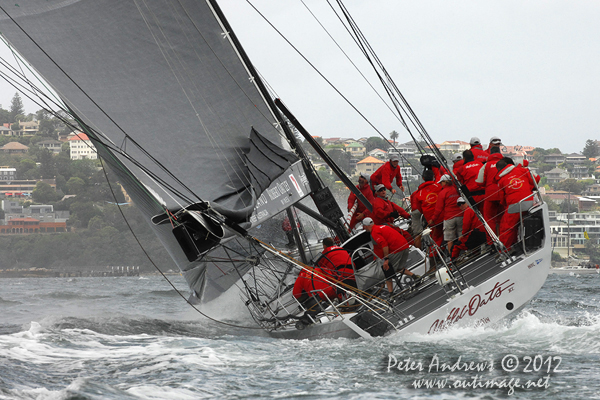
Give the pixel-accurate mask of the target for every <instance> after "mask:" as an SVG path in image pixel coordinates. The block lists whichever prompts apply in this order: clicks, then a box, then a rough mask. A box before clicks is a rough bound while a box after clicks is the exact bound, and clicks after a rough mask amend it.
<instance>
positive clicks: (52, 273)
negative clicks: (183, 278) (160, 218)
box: [0, 267, 179, 279]
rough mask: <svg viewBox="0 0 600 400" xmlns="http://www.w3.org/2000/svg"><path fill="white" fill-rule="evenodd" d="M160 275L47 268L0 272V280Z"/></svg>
mask: <svg viewBox="0 0 600 400" xmlns="http://www.w3.org/2000/svg"><path fill="white" fill-rule="evenodd" d="M163 274H165V275H178V274H179V272H176V271H173V270H169V271H167V272H165V271H163ZM154 275H160V273H159V272H156V271H154V272H149V271H147V270H140V268H139V267H129V270H127V267H103V268H102V267H99V268H98V269H96V270H94V269H93V268H89V267H85V268H84V267H82V268H81V269H71V270H69V271H64V270H53V269H47V268H28V269H5V270H0V279H2V278H97V277H100V278H101V277H111V276H112V277H131V276H154Z"/></svg>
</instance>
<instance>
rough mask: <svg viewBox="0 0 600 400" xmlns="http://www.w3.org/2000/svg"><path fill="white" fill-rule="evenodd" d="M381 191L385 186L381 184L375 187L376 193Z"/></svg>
mask: <svg viewBox="0 0 600 400" xmlns="http://www.w3.org/2000/svg"><path fill="white" fill-rule="evenodd" d="M381 189H385V185H383V184H381V183H380V184H379V185H375V191H376V192H379V191H380V190H381Z"/></svg>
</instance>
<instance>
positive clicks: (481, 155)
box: [471, 144, 490, 163]
mask: <svg viewBox="0 0 600 400" xmlns="http://www.w3.org/2000/svg"><path fill="white" fill-rule="evenodd" d="M471 151H472V152H473V156H474V157H475V161H480V162H482V163H486V162H487V159H488V156H489V155H490V154H489V153H487V152H486V151H485V150H483V147H482V146H481V145H480V144H477V145H475V146H473V147H471Z"/></svg>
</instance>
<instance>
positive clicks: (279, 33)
mask: <svg viewBox="0 0 600 400" xmlns="http://www.w3.org/2000/svg"><path fill="white" fill-rule="evenodd" d="M246 2H247V3H248V4H249V5H250V7H251V8H252V9H254V11H255V12H256V13H257V14H258V15H259V16H260V17H261V18H262V19H263V20H264V21H265V22H266V23H267V24H268V25H269V26H270V27H271V28H272V29H273V30H274V31H275V32H276V33H277V34H278V35H279V36H280V37H281V38H282V39H283V40H284V41H285V42H286V43H287V44H288V45H289V46H290V47H291V48H292V49H293V50H294V51H295V52H296V53H297V54H298V55H299V56H300V57H301V58H302V59H303V60H304V61H305V62H306V63H307V64H308V65H309V66H310V67H311V68H312V69H313V70H314V71H315V72H316V73H317V74H318V75H319V76H320V77H321V78H322V79H323V80H324V81H325V82H326V83H327V84H328V85H329V86H330V87H331V88H332V89H333V90H334V91H335V92H336V93H337V94H338V95H339V96H340V97H341V98H342V99H343V100H344V101H345V102H346V103H347V104H348V105H349V106H350V107H351V108H352V109H353V110H354V111H355V112H356V113H357V114H358V115H359V116H360V117H361V118H362V119H363V120H364V121H365V122H366V123H367V124H368V125H369V126H370V127H371V128H372V129H373V130H374V131H375V132H377V134H378V135H379V136H381V137H382V138H383V139H384V140H385V141H386V143H389V142H388V139H387V138H386V137H385V135H384V134H383V133H382V132H381V131H380V130H379V129H378V128H377V127H376V126H375V125H374V124H373V123H372V122H371V121H370V120H369V119H368V118H367V117H366V116H365V115H364V114H363V113H362V112H361V111H360V110H359V109H358V108H357V106H355V105H354V104H353V103H352V102H351V101H350V99H348V98H347V97H346V96H345V95H344V94H343V93H342V92H341V91H340V89H338V88H337V87H336V86H335V85H334V84H333V82H331V80H329V79H328V78H327V77H326V76H325V75H324V74H323V73H322V72H321V71H320V70H319V69H318V68H317V67H316V66H315V65H314V64H313V63H312V62H311V61H310V60H309V59H308V58H307V57H306V56H305V55H304V54H303V53H302V52H301V51H300V50H299V49H298V48H297V47H296V46H295V45H294V44H293V43H292V42H291V41H290V40H289V39H288V38H287V37H286V36H285V35H284V34H283V33H282V32H281V31H280V30H279V29H278V28H277V27H276V26H275V25H274V24H273V23H272V22H271V21H270V20H269V19H268V18H267V17H266V16H265V15H264V14H263V13H262V12H261V11H260V10H258V8H256V6H254V4H252V3H251V1H250V0H246ZM307 9H308V7H307ZM308 10H309V12H310V13H311V14H312V12H311V11H310V9H308ZM315 19H316V17H315ZM317 22H319V21H318V20H317ZM319 24H321V23H320V22H319ZM326 32H327V31H326ZM327 33H328V32H327ZM328 34H329V33H328ZM332 40H333V38H332ZM334 42H335V40H334ZM335 43H336V45H338V44H337V42H335ZM338 47H339V45H338ZM340 50H341V48H340ZM342 52H343V50H342ZM343 53H344V52H343ZM344 54H345V55H346V53H344ZM351 62H352V61H351ZM353 65H354V64H353ZM359 73H360V71H359ZM361 75H362V74H361ZM365 79H366V78H365ZM367 83H368V80H367ZM369 85H371V84H370V83H369ZM371 87H372V86H371ZM375 92H376V93H377V91H376V90H375ZM378 95H379V94H378ZM380 98H381V97H380ZM382 101H383V102H384V104H386V103H385V101H384V100H383V99H382ZM386 106H387V107H388V108H389V105H387V104H386ZM392 113H393V112H392ZM396 118H400V119H401V115H400V117H398V115H396ZM403 125H404V126H406V124H405V123H404V124H403ZM411 136H412V135H411ZM413 140H414V138H413ZM414 141H415V143H416V144H417V148H419V150H421V149H420V147H419V144H418V141H416V140H414ZM392 147H394V149H396V148H395V146H392ZM396 150H397V149H396ZM421 152H422V151H421ZM398 154H399V155H400V156H401V157H402V158H403V159H404V160H405V161H406V162H407V163H408V164H409V165H410V166H411V167H412V168H413V170H416V171H418V168H417V167H415V166H414V165H413V164H412V163H411V162H410V161H409V160H408V159H406V157H405V156H404V155H403V154H402V153H401V152H398Z"/></svg>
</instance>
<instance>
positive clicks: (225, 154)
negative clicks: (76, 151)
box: [0, 0, 308, 294]
mask: <svg viewBox="0 0 600 400" xmlns="http://www.w3.org/2000/svg"><path fill="white" fill-rule="evenodd" d="M0 7H1V8H2V9H1V10H0V29H1V32H2V35H3V36H5V38H6V39H7V40H8V42H9V43H10V44H11V45H12V46H13V47H14V48H15V49H16V50H17V51H18V52H19V53H20V54H21V55H22V56H23V58H25V59H26V60H27V61H28V62H29V63H30V64H31V65H33V67H34V68H35V69H36V71H37V72H38V73H39V74H40V75H41V76H42V77H43V78H44V79H45V80H47V81H48V82H49V83H50V85H51V86H52V88H53V89H54V91H55V92H56V93H58V94H59V96H60V98H61V99H62V101H64V103H65V104H66V108H67V109H68V110H70V111H71V113H72V114H73V115H74V116H75V117H76V120H77V121H78V122H79V124H80V125H81V126H82V127H83V129H84V130H85V131H86V133H87V134H88V135H89V136H90V138H91V140H92V141H93V142H94V144H95V145H96V148H97V149H98V152H99V154H100V155H101V156H102V157H103V158H104V159H105V160H107V162H108V163H109V164H110V165H111V166H112V167H113V168H114V169H115V170H116V172H117V174H118V176H119V178H120V180H121V181H122V183H123V186H124V187H125V188H126V190H127V191H128V192H129V194H130V195H131V196H132V198H133V200H134V202H135V203H136V205H137V206H139V207H140V208H141V209H142V211H143V212H144V214H145V215H146V216H147V218H148V219H151V218H153V217H154V218H157V219H156V221H158V222H156V223H155V224H152V226H153V228H154V229H155V231H156V233H157V234H158V236H159V238H160V239H161V241H162V242H163V243H164V244H165V247H166V248H167V250H168V251H169V252H170V253H171V256H172V257H173V258H174V259H175V261H176V262H177V263H178V265H179V267H180V268H181V269H182V271H184V272H185V271H195V272H194V277H193V278H191V279H188V282H190V285H191V286H192V289H193V290H194V291H195V293H196V294H201V293H202V291H203V286H204V279H202V277H203V276H204V270H205V267H204V266H203V265H204V264H203V263H201V262H194V261H193V260H192V259H191V258H193V257H191V258H190V255H189V254H187V255H186V254H184V252H182V250H181V248H180V246H181V244H182V241H181V240H185V238H184V239H181V238H175V237H174V235H173V232H171V230H172V226H171V224H168V223H164V222H168V219H167V218H162V220H161V217H160V216H159V217H157V215H163V216H164V215H167V214H165V211H166V210H170V211H171V212H173V211H174V210H181V209H187V208H190V209H193V208H194V207H193V205H194V204H195V203H201V204H206V203H205V202H208V203H209V204H210V206H211V207H213V208H214V209H216V210H218V211H219V213H221V214H222V215H224V216H225V217H227V218H228V219H229V220H230V221H232V222H233V223H240V224H242V223H247V224H246V225H244V226H250V222H249V221H250V219H251V217H252V219H253V221H254V222H255V223H259V222H260V220H261V219H260V216H258V215H257V212H256V210H255V209H256V205H257V201H258V200H259V198H260V196H261V195H262V192H263V191H265V189H267V188H268V187H269V186H270V185H277V179H278V178H279V177H282V178H281V179H284V180H285V179H290V178H288V177H286V176H287V175H290V176H291V179H296V180H299V179H300V178H299V177H296V178H294V174H287V173H286V171H289V170H290V168H291V166H292V164H294V163H295V165H297V164H298V158H297V157H296V156H295V155H294V154H292V153H291V152H289V151H288V150H286V148H289V147H287V143H286V142H285V140H284V139H283V137H284V136H283V134H282V132H281V131H280V130H279V128H278V127H279V125H278V122H277V120H276V118H275V117H274V116H273V114H272V109H271V108H270V107H269V106H268V105H267V103H266V100H265V98H264V97H263V95H262V94H261V92H260V90H259V89H258V88H257V86H256V81H257V79H258V78H257V77H255V76H252V75H251V74H250V72H249V71H253V69H252V68H249V65H248V63H247V62H244V61H242V58H241V56H240V50H239V48H237V47H236V46H234V45H233V44H232V35H231V32H229V31H228V29H227V28H225V27H226V26H228V25H227V23H226V22H225V21H224V20H223V19H222V17H220V16H218V15H220V12H219V11H218V9H217V6H216V4H214V2H213V1H203V0H200V1H199V0H178V1H173V0H144V1H137V0H57V1H52V2H48V1H47V0H28V1H26V2H18V3H16V2H14V1H11V2H9V1H7V0H0ZM297 169H298V168H296V173H295V175H298V171H297ZM304 183H306V184H307V182H304ZM304 183H303V184H304ZM307 194H308V190H307V188H306V187H305V188H304V191H303V192H302V196H296V200H297V199H299V198H301V197H303V196H305V195H307ZM290 205H291V204H290V203H289V202H288V203H286V202H283V201H279V202H272V203H271V205H270V206H269V207H270V209H269V211H268V214H269V215H273V214H275V213H277V212H279V211H280V210H282V209H284V208H286V207H289V206H290ZM253 213H254V214H253ZM259 214H260V213H259ZM261 215H265V214H264V212H263V213H262V214H261ZM194 218H195V217H194ZM153 221H154V220H153ZM161 221H162V222H163V223H161Z"/></svg>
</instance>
